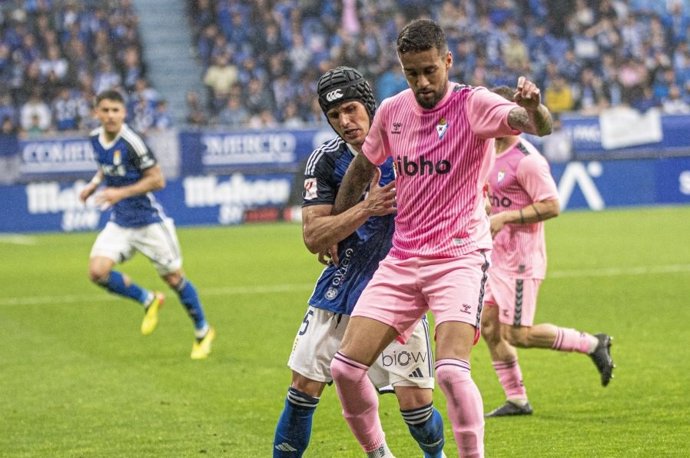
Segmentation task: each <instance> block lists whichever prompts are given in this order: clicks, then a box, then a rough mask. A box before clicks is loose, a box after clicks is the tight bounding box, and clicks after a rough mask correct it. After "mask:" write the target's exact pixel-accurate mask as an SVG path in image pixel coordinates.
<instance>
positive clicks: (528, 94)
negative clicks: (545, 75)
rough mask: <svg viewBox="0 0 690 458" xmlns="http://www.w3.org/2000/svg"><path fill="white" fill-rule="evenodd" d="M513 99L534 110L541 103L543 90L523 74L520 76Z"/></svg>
mask: <svg viewBox="0 0 690 458" xmlns="http://www.w3.org/2000/svg"><path fill="white" fill-rule="evenodd" d="M513 100H514V101H515V103H517V104H518V105H520V106H521V107H523V108H524V109H526V110H530V111H534V110H536V109H537V108H539V105H540V104H541V91H540V90H539V88H538V87H537V85H536V84H534V83H533V82H532V81H530V80H528V79H527V78H525V77H524V76H521V77H519V78H518V81H517V88H516V89H515V94H514V95H513Z"/></svg>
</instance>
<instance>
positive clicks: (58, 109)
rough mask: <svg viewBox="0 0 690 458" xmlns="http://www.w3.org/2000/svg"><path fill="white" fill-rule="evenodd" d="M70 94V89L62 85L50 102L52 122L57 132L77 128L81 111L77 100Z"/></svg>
mask: <svg viewBox="0 0 690 458" xmlns="http://www.w3.org/2000/svg"><path fill="white" fill-rule="evenodd" d="M72 95H73V94H72V92H71V91H70V89H69V88H68V87H66V86H63V87H61V88H60V89H59V91H58V94H57V96H56V97H55V98H54V99H53V101H52V103H51V111H52V113H53V123H54V125H55V128H56V129H57V130H58V132H64V131H70V130H77V129H79V125H80V121H81V115H82V113H81V112H80V104H79V100H78V99H77V98H76V97H73V96H72Z"/></svg>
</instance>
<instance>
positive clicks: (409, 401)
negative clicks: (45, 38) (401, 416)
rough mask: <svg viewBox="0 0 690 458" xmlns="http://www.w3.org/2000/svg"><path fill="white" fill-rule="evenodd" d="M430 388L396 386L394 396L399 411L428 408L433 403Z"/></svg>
mask: <svg viewBox="0 0 690 458" xmlns="http://www.w3.org/2000/svg"><path fill="white" fill-rule="evenodd" d="M433 394H434V392H433V390H431V388H420V387H417V386H396V387H395V396H396V397H397V398H398V405H399V406H400V410H403V411H404V410H414V409H419V408H421V407H425V406H428V405H430V404H432V403H433V401H434V396H433Z"/></svg>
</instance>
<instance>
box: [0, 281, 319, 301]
mask: <svg viewBox="0 0 690 458" xmlns="http://www.w3.org/2000/svg"><path fill="white" fill-rule="evenodd" d="M312 289H314V284H313V283H309V284H306V283H305V284H286V285H273V286H239V287H230V286H228V287H220V288H204V289H203V290H202V291H201V296H202V297H203V296H240V295H247V294H274V293H286V292H291V291H309V290H312ZM120 300H122V298H121V297H118V296H114V295H112V294H106V293H103V294H75V295H65V296H22V297H7V298H0V307H2V306H6V305H40V304H73V303H75V302H111V301H120Z"/></svg>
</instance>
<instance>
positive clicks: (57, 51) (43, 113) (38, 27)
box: [0, 0, 172, 137]
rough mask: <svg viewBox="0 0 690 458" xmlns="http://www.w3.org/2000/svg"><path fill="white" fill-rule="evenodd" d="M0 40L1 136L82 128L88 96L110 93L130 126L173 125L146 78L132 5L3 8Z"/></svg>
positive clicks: (65, 2)
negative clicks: (119, 92)
mask: <svg viewBox="0 0 690 458" xmlns="http://www.w3.org/2000/svg"><path fill="white" fill-rule="evenodd" d="M0 37H1V39H0V122H1V124H0V125H1V126H2V128H1V129H0V134H5V135H13V134H19V135H21V136H24V137H31V136H35V135H42V134H45V133H56V132H57V133H60V132H69V131H75V130H80V131H85V130H88V129H90V128H91V127H94V126H95V124H94V122H95V120H94V119H93V118H92V116H91V104H92V103H93V99H94V96H95V95H96V94H98V93H99V92H101V91H103V90H105V89H110V88H120V89H123V90H124V92H126V93H127V95H128V111H129V113H130V119H129V122H130V124H131V125H132V126H133V127H134V128H136V129H138V130H141V131H146V130H148V129H150V128H156V127H158V128H165V127H167V126H168V125H170V123H171V122H172V119H171V117H170V115H169V114H168V113H167V112H166V104H165V101H164V100H162V99H161V97H160V95H159V94H158V93H157V92H156V91H155V90H154V89H153V88H151V87H150V85H149V83H148V81H147V79H146V65H145V63H144V62H143V61H142V59H141V55H142V53H141V51H142V43H141V39H140V36H139V31H138V17H137V14H136V11H135V9H134V7H133V6H132V2H131V1H130V0H107V1H96V0H14V1H7V2H2V3H1V4H0Z"/></svg>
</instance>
